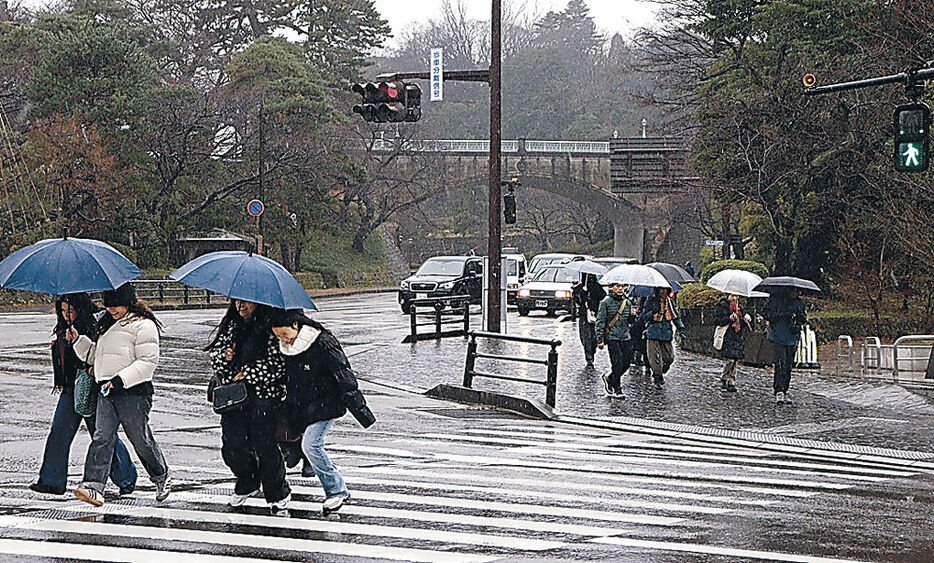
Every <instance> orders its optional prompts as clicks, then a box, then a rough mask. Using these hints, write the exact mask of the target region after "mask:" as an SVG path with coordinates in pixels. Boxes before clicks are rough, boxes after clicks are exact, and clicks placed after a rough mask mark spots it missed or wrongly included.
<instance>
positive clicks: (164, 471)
mask: <svg viewBox="0 0 934 563" xmlns="http://www.w3.org/2000/svg"><path fill="white" fill-rule="evenodd" d="M151 409H152V396H151V395H133V394H130V393H121V392H119V391H117V392H111V394H110V395H108V396H107V397H105V396H103V395H98V396H97V429H96V431H95V432H94V438H93V439H92V440H91V446H90V447H89V448H88V457H87V459H86V460H85V461H84V486H86V487H88V488H89V489H94V490H95V491H98V492H103V491H104V483H105V482H106V481H107V474H108V473H110V461H111V458H112V457H113V451H114V445H115V443H116V441H117V428H118V427H120V426H123V432H124V433H125V434H126V437H127V439H128V440H129V441H130V443H131V444H133V449H134V450H135V451H136V455H137V457H139V461H140V463H142V464H143V468H144V469H145V470H146V473H148V474H149V479H150V480H151V481H152V482H153V483H155V484H156V485H157V486H161V485H162V484H163V483H165V481H166V479H168V477H169V468H168V466H167V465H166V463H165V457H163V456H162V450H161V449H159V444H157V443H156V440H155V438H153V435H152V429H150V428H149V411H150V410H151Z"/></svg>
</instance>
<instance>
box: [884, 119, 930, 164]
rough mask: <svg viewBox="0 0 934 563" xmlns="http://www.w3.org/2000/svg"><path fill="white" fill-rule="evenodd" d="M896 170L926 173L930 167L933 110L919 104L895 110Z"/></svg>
mask: <svg viewBox="0 0 934 563" xmlns="http://www.w3.org/2000/svg"><path fill="white" fill-rule="evenodd" d="M893 122H894V125H895V170H898V171H899V172H924V171H925V170H927V169H928V166H929V165H930V160H931V157H930V151H929V148H930V142H929V135H928V128H929V127H930V126H931V108H929V107H928V106H927V104H924V103H921V102H917V103H913V104H903V105H900V106H898V107H897V108H895V114H894V118H893Z"/></svg>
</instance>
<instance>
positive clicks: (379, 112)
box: [351, 81, 422, 123]
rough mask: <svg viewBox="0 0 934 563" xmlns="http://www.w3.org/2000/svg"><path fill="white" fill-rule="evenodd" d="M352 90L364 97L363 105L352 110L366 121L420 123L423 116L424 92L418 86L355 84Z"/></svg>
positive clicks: (402, 83)
mask: <svg viewBox="0 0 934 563" xmlns="http://www.w3.org/2000/svg"><path fill="white" fill-rule="evenodd" d="M351 90H353V91H354V92H356V93H357V94H360V95H361V96H362V97H363V103H360V104H357V105H355V106H353V108H352V110H353V112H354V113H358V114H360V116H361V117H363V120H364V121H368V122H376V123H386V122H389V123H399V122H402V121H418V120H419V118H420V117H421V115H422V111H421V97H422V90H421V88H419V87H418V85H417V84H406V83H405V82H402V81H396V82H367V83H366V84H354V85H353V86H352V87H351Z"/></svg>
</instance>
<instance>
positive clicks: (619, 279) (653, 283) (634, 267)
mask: <svg viewBox="0 0 934 563" xmlns="http://www.w3.org/2000/svg"><path fill="white" fill-rule="evenodd" d="M600 283H601V284H603V285H613V284H616V283H623V284H626V285H644V286H648V287H667V288H669V289H670V288H671V284H670V283H668V280H667V279H665V276H663V275H662V273H661V272H659V271H658V270H656V269H654V268H649V267H648V266H642V265H640V264H622V265H619V266H616V267H615V268H613V269H612V270H610V271H609V272H607V273H605V274H603V277H602V278H600Z"/></svg>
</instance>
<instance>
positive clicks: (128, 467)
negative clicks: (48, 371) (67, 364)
mask: <svg viewBox="0 0 934 563" xmlns="http://www.w3.org/2000/svg"><path fill="white" fill-rule="evenodd" d="M81 420H82V417H81V416H79V415H77V414H75V394H74V390H72V389H64V390H62V393H61V395H60V396H59V398H58V405H57V406H56V407H55V414H54V415H53V416H52V428H51V430H50V431H49V437H48V439H46V441H45V453H44V454H43V455H42V468H41V469H40V470H39V482H40V483H42V484H44V485H48V486H49V487H52V488H55V489H61V491H62V492H64V491H65V485H66V484H67V482H68V458H69V454H70V452H71V443H72V442H73V441H74V439H75V434H76V433H77V432H78V427H79V426H81ZM84 424H85V426H86V427H87V429H88V432H89V433H90V434H91V436H94V429H95V425H96V417H94V416H92V417H89V418H85V419H84ZM136 477H137V475H136V467H135V466H134V465H133V460H131V459H130V453H129V452H128V451H127V449H126V446H125V445H123V442H121V441H120V439H119V438H118V439H117V442H116V444H115V446H114V450H113V460H112V462H111V465H110V479H111V480H112V481H113V482H114V484H116V485H117V486H118V487H121V488H122V487H126V486H128V485H133V484H135V483H136Z"/></svg>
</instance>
